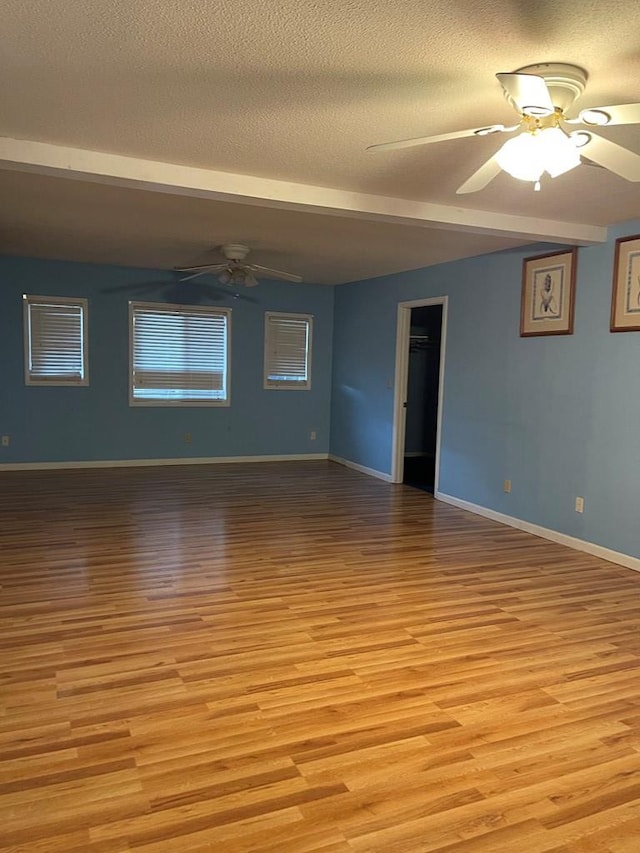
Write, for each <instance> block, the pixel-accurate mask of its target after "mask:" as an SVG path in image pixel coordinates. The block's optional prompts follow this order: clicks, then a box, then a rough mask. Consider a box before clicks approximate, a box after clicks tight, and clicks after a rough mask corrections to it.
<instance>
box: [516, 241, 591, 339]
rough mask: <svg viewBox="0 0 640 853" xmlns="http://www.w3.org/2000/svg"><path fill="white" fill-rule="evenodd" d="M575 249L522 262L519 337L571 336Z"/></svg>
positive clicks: (574, 286) (574, 288)
mask: <svg viewBox="0 0 640 853" xmlns="http://www.w3.org/2000/svg"><path fill="white" fill-rule="evenodd" d="M577 254H578V251H577V249H569V250H568V251H564V252H554V253H553V254H551V255H539V256H538V257H536V258H525V259H524V261H523V262H522V305H521V310H520V337H522V338H526V337H531V336H533V335H572V334H573V310H574V302H575V290H576V263H577Z"/></svg>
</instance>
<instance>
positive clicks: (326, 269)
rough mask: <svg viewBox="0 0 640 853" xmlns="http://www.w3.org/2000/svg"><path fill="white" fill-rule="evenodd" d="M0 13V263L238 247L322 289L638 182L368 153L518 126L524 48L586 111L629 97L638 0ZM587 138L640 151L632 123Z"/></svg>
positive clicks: (457, 151) (411, 263) (126, 4)
mask: <svg viewBox="0 0 640 853" xmlns="http://www.w3.org/2000/svg"><path fill="white" fill-rule="evenodd" d="M2 17H3V21H2V31H1V33H0V72H1V75H2V80H3V85H2V87H1V88H0V137H3V138H6V141H5V140H2V141H0V251H3V252H6V253H9V254H19V255H34V256H40V257H55V258H66V259H77V260H87V261H97V262H107V263H117V264H127V265H134V266H147V267H171V266H174V265H179V264H189V263H202V262H205V261H206V260H208V259H209V258H211V257H213V255H212V254H211V253H207V251H208V250H210V249H211V248H212V247H214V246H216V245H219V244H221V243H223V242H226V241H230V240H235V241H238V240H239V241H246V242H247V243H248V244H249V245H250V246H251V247H252V248H253V249H254V255H253V256H252V259H253V260H255V261H256V262H257V263H261V264H265V265H267V266H274V267H277V268H279V269H288V270H291V271H292V272H296V273H301V274H302V275H303V276H304V277H305V280H307V281H316V282H320V283H338V282H344V281H350V280H354V279H358V278H363V277H369V276H373V275H380V274H384V273H388V272H393V271H397V270H404V269H412V268H416V267H420V266H426V265H429V264H433V263H439V262H441V261H445V260H449V259H453V258H459V257H465V256H471V255H476V254H480V253H484V252H491V251H495V250H497V249H501V248H508V247H511V246H515V245H523V244H525V243H527V242H531V241H532V240H541V239H542V240H554V239H555V240H557V241H559V242H593V241H594V240H598V239H603V237H604V232H603V231H602V230H599V229H593V228H588V227H584V226H607V225H610V224H612V223H614V222H619V221H623V220H626V219H632V218H636V217H639V216H640V184H632V183H627V182H626V181H624V180H622V179H621V178H619V177H617V176H615V175H612V174H610V173H608V172H607V171H605V170H603V169H599V168H594V167H590V166H587V165H583V166H580V167H579V168H578V169H575V170H573V171H572V172H569V173H568V174H566V175H563V176H561V177H559V178H556V179H555V180H554V181H551V180H550V181H548V182H546V184H545V185H544V186H543V190H542V192H540V193H534V192H533V191H532V189H531V185H530V184H525V183H522V182H519V181H516V180H514V179H513V178H510V177H508V176H507V175H500V176H498V178H496V180H495V181H493V182H492V184H490V185H489V187H488V188H487V189H485V190H483V191H482V192H480V193H476V194H473V195H468V196H459V195H456V194H455V190H456V187H457V186H459V185H460V184H461V183H462V182H463V181H464V180H465V179H466V178H467V177H468V176H469V175H470V174H471V173H472V172H473V171H475V169H476V168H477V167H478V166H479V165H480V164H481V163H482V162H483V160H485V159H486V158H487V157H489V156H490V154H491V153H492V152H493V151H494V150H495V149H496V148H497V147H499V145H500V144H501V140H499V141H496V140H495V138H492V137H485V138H469V139H463V140H455V141H451V142H445V143H440V144H438V145H432V146H426V147H419V148H411V149H405V150H401V151H387V152H379V153H376V154H374V153H367V152H366V151H365V148H366V146H367V145H369V144H372V143H376V142H384V141H388V140H391V139H397V138H404V137H411V136H421V135H425V134H435V133H445V132H448V131H452V130H460V129H463V128H467V127H475V126H482V125H487V124H493V123H498V122H501V123H505V124H510V123H513V118H514V113H513V110H512V108H511V107H510V106H509V105H508V104H507V103H506V101H505V99H504V98H503V96H502V90H501V88H500V85H499V84H498V82H497V81H496V79H495V76H494V75H495V73H496V72H499V71H512V70H514V69H516V68H519V67H521V66H523V65H527V64H530V63H535V62H570V63H575V64H578V65H581V66H582V67H584V68H585V69H586V70H587V71H588V73H589V81H588V84H587V89H586V91H585V94H584V95H583V97H582V99H581V101H580V107H581V108H583V107H587V106H595V105H602V104H616V103H628V102H636V101H640V4H638V3H637V2H636V1H635V0H634V1H632V0H564V2H557V0H553V2H551V0H548V2H545V0H536V2H533V0H457V2H455V3H453V2H451V3H449V4H446V3H436V2H431V3H429V2H425V0H396V2H395V3H389V2H388V0H341V2H340V3H338V2H335V0H278V2H270V0H262V2H255V0H233V2H232V1H231V0H218V2H215V3H203V2H202V0H197V1H196V0H181V2H179V3H176V2H171V0H146V2H145V0H114V1H113V2H109V3H104V2H103V0H83V2H82V3H81V2H80V0H76V2H73V0H31V2H29V3H25V2H24V0H5V2H4V4H3V16H2ZM602 135H603V136H605V135H606V136H607V137H608V138H609V139H612V140H613V141H615V142H619V143H621V144H623V145H625V146H626V147H629V148H631V149H632V150H633V151H635V152H638V153H640V125H639V126H632V127H615V128H610V129H605V130H603V131H602ZM11 140H19V142H17V143H16V142H12V141H11ZM28 142H31V143H44V145H40V146H37V145H36V146H34V145H29V144H28ZM94 152H102V153H104V154H111V155H124V156H125V157H126V158H129V159H127V160H122V159H121V158H111V159H109V158H104V157H102V158H101V157H100V156H98V155H96V154H95V153H94ZM149 161H155V162H149ZM185 166H186V167H195V169H196V170H197V171H195V170H194V169H191V170H188V169H187V170H185V169H181V168H180V167H185ZM225 173H229V174H228V175H227V174H225ZM69 178H73V180H69ZM268 179H269V180H268Z"/></svg>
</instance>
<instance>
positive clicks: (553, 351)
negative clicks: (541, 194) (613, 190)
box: [331, 222, 640, 557]
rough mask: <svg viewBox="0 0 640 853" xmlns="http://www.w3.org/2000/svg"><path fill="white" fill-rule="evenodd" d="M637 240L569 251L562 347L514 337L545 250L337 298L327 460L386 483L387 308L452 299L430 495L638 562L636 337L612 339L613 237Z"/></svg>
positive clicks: (433, 270)
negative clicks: (572, 271)
mask: <svg viewBox="0 0 640 853" xmlns="http://www.w3.org/2000/svg"><path fill="white" fill-rule="evenodd" d="M639 232H640V223H639V222H634V223H627V224H626V225H624V226H620V227H617V228H611V229H610V236H609V240H608V242H607V243H606V244H603V245H599V246H592V247H586V248H581V249H579V252H578V266H577V288H576V314H575V331H574V334H573V335H568V336H557V337H537V338H520V336H519V324H520V283H521V270H522V259H523V257H527V256H529V255H531V254H536V252H537V250H538V249H539V250H540V253H543V252H544V251H548V250H549V247H536V248H532V247H528V248H526V249H523V250H511V251H507V252H502V253H497V254H493V255H485V256H482V257H478V258H473V259H468V260H463V261H456V262H452V263H449V264H442V265H439V266H436V267H430V268H427V269H423V270H418V271H414V272H410V273H402V274H398V275H393V276H386V277H383V278H378V279H373V280H371V281H368V282H360V283H355V284H351V285H346V286H343V287H340V288H337V289H336V298H335V322H334V351H333V365H334V366H333V392H332V422H331V452H332V453H333V454H334V455H336V456H338V457H341V458H344V459H348V460H351V461H353V462H356V463H358V464H360V465H364V466H366V467H369V468H373V469H376V470H378V471H380V472H383V473H390V470H391V454H392V425H393V391H392V390H391V388H390V387H389V385H390V384H391V383H390V382H389V380H390V379H392V378H393V376H394V370H395V337H396V319H397V304H398V302H402V301H407V300H412V299H420V298H427V297H434V296H448V297H449V309H448V323H447V346H446V362H445V385H444V401H443V402H444V408H443V424H442V437H441V441H442V444H441V470H440V484H439V489H440V491H441V492H443V493H445V494H448V495H451V496H454V497H458V498H461V499H463V500H466V501H470V502H472V503H475V504H479V505H481V506H483V507H488V508H490V509H493V510H496V511H498V512H503V513H505V514H507V515H511V516H515V517H518V518H521V519H524V520H526V521H529V522H531V523H534V524H538V525H541V526H544V527H548V528H552V529H554V530H558V531H560V532H563V533H566V534H568V535H571V536H576V537H578V538H580V539H584V540H587V541H590V542H594V543H597V544H600V545H602V546H604V547H607V548H611V549H613V550H617V551H621V552H623V553H626V554H630V555H633V556H638V557H640V440H638V427H639V425H640V333H633V332H629V333H617V334H611V333H610V332H609V312H610V302H611V285H612V276H613V256H614V243H615V239H616V237H618V236H623V235H628V234H636V233H639ZM505 479H510V480H512V492H511V494H509V495H507V494H504V492H503V491H502V485H503V481H504V480H505ZM577 495H580V496H582V497H584V499H585V511H584V514H583V515H579V514H577V513H576V512H575V509H574V503H575V497H576V496H577Z"/></svg>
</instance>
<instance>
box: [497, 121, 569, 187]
mask: <svg viewBox="0 0 640 853" xmlns="http://www.w3.org/2000/svg"><path fill="white" fill-rule="evenodd" d="M496 161H497V163H498V165H499V166H500V168H501V169H504V171H505V172H508V173H509V174H510V175H511V176H512V177H514V178H518V180H520V181H539V180H540V177H541V175H542V173H543V172H548V173H549V174H550V175H551V177H552V178H556V177H557V176H558V175H562V174H563V173H564V172H568V171H569V169H573V168H575V166H578V165H579V164H580V153H579V151H578V149H577V148H576V146H575V144H574V143H573V142H572V140H571V139H570V138H569V137H568V136H567V134H566V133H564V132H563V131H562V130H560V128H559V127H549V128H546V129H545V130H540V131H538V132H537V133H528V132H525V133H521V134H519V135H518V136H516V137H514V138H513V139H509V140H508V142H505V144H504V145H503V146H502V148H501V149H500V150H499V151H498V153H497V154H496Z"/></svg>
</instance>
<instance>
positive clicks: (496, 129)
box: [367, 124, 519, 151]
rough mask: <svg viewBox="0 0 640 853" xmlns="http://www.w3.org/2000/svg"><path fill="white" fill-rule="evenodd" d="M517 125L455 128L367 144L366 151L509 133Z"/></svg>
mask: <svg viewBox="0 0 640 853" xmlns="http://www.w3.org/2000/svg"><path fill="white" fill-rule="evenodd" d="M518 127H519V125H515V126H514V127H505V126H504V125H503V124H492V125H490V126H489V127H478V128H471V129H470V130H455V131H453V133H440V134H438V135H437V136H415V137H413V138H412V139H399V140H397V142H380V143H378V144H377V145H368V146H367V151H392V150H395V149H397V148H412V147H413V146H414V145H430V144H431V143H432V142H447V141H448V140H449V139H464V138H465V137H468V136H488V135H489V134H491V133H510V132H511V131H513V130H516V129H517V128H518Z"/></svg>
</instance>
